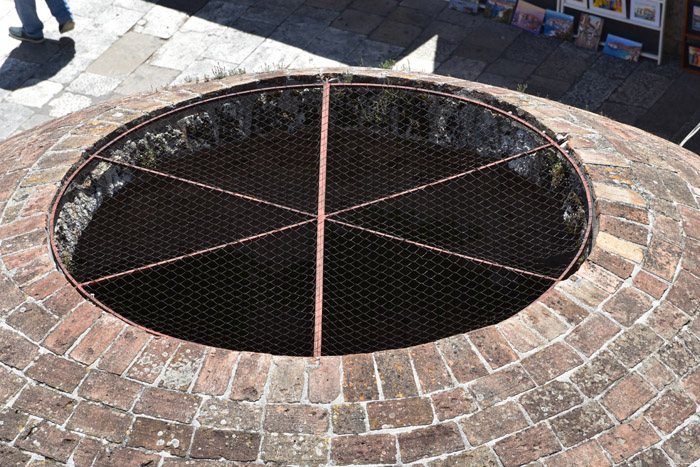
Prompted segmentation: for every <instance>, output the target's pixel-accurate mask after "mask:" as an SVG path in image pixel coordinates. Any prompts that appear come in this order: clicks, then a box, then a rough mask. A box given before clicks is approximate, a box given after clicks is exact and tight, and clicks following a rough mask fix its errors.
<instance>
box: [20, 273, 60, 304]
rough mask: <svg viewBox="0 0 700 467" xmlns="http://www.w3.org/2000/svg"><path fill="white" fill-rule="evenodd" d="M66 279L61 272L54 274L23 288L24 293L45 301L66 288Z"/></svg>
mask: <svg viewBox="0 0 700 467" xmlns="http://www.w3.org/2000/svg"><path fill="white" fill-rule="evenodd" d="M66 284H67V281H66V278H65V276H64V275H63V274H61V273H60V272H52V273H50V274H48V275H47V276H45V277H42V278H41V279H39V280H38V281H36V282H32V283H31V284H29V285H27V286H24V287H22V291H23V292H24V293H26V294H27V295H29V296H30V297H32V298H34V299H36V300H43V299H45V298H46V297H48V296H49V295H51V294H53V293H55V292H56V291H57V290H60V289H61V288H63V287H65V286H66Z"/></svg>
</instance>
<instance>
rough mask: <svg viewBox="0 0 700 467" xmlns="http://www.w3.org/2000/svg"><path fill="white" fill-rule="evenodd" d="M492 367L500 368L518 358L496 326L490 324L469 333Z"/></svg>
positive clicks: (473, 342)
mask: <svg viewBox="0 0 700 467" xmlns="http://www.w3.org/2000/svg"><path fill="white" fill-rule="evenodd" d="M467 336H468V337H469V340H470V341H471V342H472V344H474V346H475V347H476V348H477V350H478V351H479V352H480V353H481V355H482V356H483V357H484V359H485V360H486V361H487V362H488V364H489V365H491V368H493V369H496V368H500V367H502V366H504V365H507V364H508V363H512V362H514V361H515V360H517V359H518V356H517V355H516V353H515V351H514V350H513V349H512V348H511V347H510V345H508V342H507V341H506V340H505V338H504V337H503V336H502V335H501V333H499V332H498V329H497V328H496V327H495V326H488V327H486V328H481V329H478V330H476V331H471V332H470V333H468V334H467Z"/></svg>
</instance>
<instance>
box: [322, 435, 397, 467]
mask: <svg viewBox="0 0 700 467" xmlns="http://www.w3.org/2000/svg"><path fill="white" fill-rule="evenodd" d="M331 460H332V461H333V462H334V463H335V465H353V464H370V465H375V464H392V463H395V462H396V438H394V436H393V435H364V436H349V437H336V438H333V439H332V440H331Z"/></svg>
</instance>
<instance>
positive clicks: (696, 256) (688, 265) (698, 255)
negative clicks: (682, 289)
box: [683, 238, 700, 276]
mask: <svg viewBox="0 0 700 467" xmlns="http://www.w3.org/2000/svg"><path fill="white" fill-rule="evenodd" d="M683 269H685V270H687V271H688V272H690V273H691V274H694V275H696V276H700V242H699V241H696V240H693V239H692V238H688V239H687V240H686V242H685V248H684V249H683Z"/></svg>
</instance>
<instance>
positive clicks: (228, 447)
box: [190, 428, 260, 461]
mask: <svg viewBox="0 0 700 467" xmlns="http://www.w3.org/2000/svg"><path fill="white" fill-rule="evenodd" d="M259 447H260V435H259V434H255V433H244V432H240V431H230V430H227V431H224V430H215V429H212V428H197V431H196V432H195V434H194V440H193V441H192V448H191V449H190V457H193V458H195V459H219V458H221V457H223V458H224V459H228V460H232V461H253V460H255V459H257V457H258V448H259Z"/></svg>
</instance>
